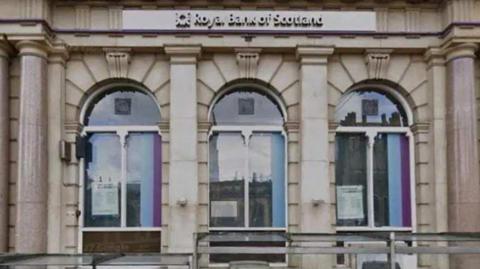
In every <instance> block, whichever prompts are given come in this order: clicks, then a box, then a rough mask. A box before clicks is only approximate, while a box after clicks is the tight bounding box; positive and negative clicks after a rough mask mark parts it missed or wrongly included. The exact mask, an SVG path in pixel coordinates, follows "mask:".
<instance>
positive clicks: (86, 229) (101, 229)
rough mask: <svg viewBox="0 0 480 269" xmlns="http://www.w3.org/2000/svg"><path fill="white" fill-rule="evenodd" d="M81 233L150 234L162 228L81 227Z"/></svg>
mask: <svg viewBox="0 0 480 269" xmlns="http://www.w3.org/2000/svg"><path fill="white" fill-rule="evenodd" d="M80 231H82V232H142V231H145V232H151V231H162V227H83V228H80Z"/></svg>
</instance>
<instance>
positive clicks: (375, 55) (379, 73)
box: [365, 50, 392, 79]
mask: <svg viewBox="0 0 480 269" xmlns="http://www.w3.org/2000/svg"><path fill="white" fill-rule="evenodd" d="M391 52H392V50H367V51H366V55H365V62H366V64H367V69H368V77H369V78H371V79H380V78H386V77H387V71H388V66H389V64H390V53H391Z"/></svg>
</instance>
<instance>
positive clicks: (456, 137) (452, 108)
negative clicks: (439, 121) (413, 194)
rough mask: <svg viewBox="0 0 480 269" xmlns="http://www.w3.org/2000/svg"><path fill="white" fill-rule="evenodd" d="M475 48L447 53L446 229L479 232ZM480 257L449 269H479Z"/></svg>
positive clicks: (459, 260)
mask: <svg viewBox="0 0 480 269" xmlns="http://www.w3.org/2000/svg"><path fill="white" fill-rule="evenodd" d="M476 49H477V46H476V45H474V44H462V45H458V46H455V47H453V48H451V49H449V50H448V51H447V55H446V58H447V92H446V105H447V111H446V130H447V165H448V171H447V177H448V228H449V231H451V232H478V231H480V210H479V208H480V182H479V174H478V173H479V170H478V164H479V163H478V161H479V160H478V147H477V143H478V142H477V138H478V137H477V108H476V107H477V106H476V95H475V85H474V84H475V74H474V57H475V51H476ZM478 264H480V257H478V255H477V256H466V255H456V256H453V257H452V259H451V260H450V265H451V268H454V269H455V268H461V269H474V268H478Z"/></svg>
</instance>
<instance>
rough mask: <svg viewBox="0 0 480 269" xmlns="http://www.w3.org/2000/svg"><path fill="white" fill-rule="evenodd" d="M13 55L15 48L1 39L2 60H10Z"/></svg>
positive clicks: (0, 53)
mask: <svg viewBox="0 0 480 269" xmlns="http://www.w3.org/2000/svg"><path fill="white" fill-rule="evenodd" d="M12 53H13V47H12V46H11V45H10V44H8V42H7V41H6V40H3V39H1V38H0V58H7V59H8V58H9V57H10V55H12Z"/></svg>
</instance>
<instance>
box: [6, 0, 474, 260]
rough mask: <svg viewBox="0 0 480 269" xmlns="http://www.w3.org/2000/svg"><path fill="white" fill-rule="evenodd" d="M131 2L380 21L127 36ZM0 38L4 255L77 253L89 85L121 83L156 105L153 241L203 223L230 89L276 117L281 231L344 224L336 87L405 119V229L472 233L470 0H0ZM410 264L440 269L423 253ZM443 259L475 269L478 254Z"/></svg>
mask: <svg viewBox="0 0 480 269" xmlns="http://www.w3.org/2000/svg"><path fill="white" fill-rule="evenodd" d="M129 9H130V10H131V9H136V10H172V12H173V10H175V9H178V10H185V9H192V10H197V9H198V10H214V11H215V10H266V11H285V10H286V11H297V12H298V13H299V14H301V13H302V12H306V11H317V10H321V11H340V12H350V11H371V12H374V14H375V17H376V22H375V24H376V30H375V31H372V32H364V31H348V30H347V31H322V30H321V29H320V30H318V31H315V32H303V33H302V32H301V31H300V32H295V31H291V32H288V33H281V32H270V33H269V32H248V31H243V32H242V31H239V32H221V31H220V32H216V31H214V30H212V31H204V32H189V31H181V30H179V31H160V30H159V31H126V30H124V29H123V26H122V25H123V24H122V19H123V15H122V14H123V13H122V12H123V10H129ZM0 33H2V34H1V35H0V124H1V126H0V152H1V154H0V252H15V253H29V252H31V253H38V252H40V253H42V252H48V253H78V252H82V251H84V248H83V246H84V244H85V242H84V240H85V233H88V229H85V228H86V227H85V225H84V223H83V220H82V218H83V216H84V215H83V214H84V189H83V188H84V186H85V184H84V182H85V180H84V177H85V173H86V172H85V170H84V165H85V163H84V162H85V161H84V160H83V159H84V157H82V156H81V154H79V152H76V151H77V150H78V149H79V146H78V144H79V143H80V142H79V141H80V140H81V139H80V140H79V137H80V138H81V137H82V136H85V135H86V133H87V132H88V131H86V129H85V128H87V126H85V121H84V118H85V114H88V113H89V112H88V109H89V108H88V107H89V106H92V104H94V103H95V102H96V101H92V100H96V99H95V96H98V95H99V94H100V95H101V93H102V91H106V90H108V89H110V88H112V87H117V86H118V87H122V85H123V86H128V87H133V88H135V89H137V88H138V89H141V90H142V91H145V92H147V95H148V96H151V97H152V98H153V100H154V101H155V102H156V103H157V105H158V107H159V111H160V114H161V120H159V122H158V124H157V125H156V126H155V127H156V128H158V130H159V133H160V134H161V179H162V181H161V196H160V197H161V201H160V202H159V203H161V225H160V226H159V227H157V228H158V229H153V228H152V229H147V230H148V231H150V232H155V231H157V232H160V233H161V237H160V245H159V250H160V251H161V252H165V253H182V252H192V251H193V247H194V246H193V234H194V233H196V232H208V231H210V230H211V228H212V227H211V225H209V218H211V216H210V215H209V214H211V213H209V205H210V202H211V201H209V182H211V181H210V180H209V155H211V153H210V154H209V139H210V137H211V135H212V133H213V132H214V131H212V130H214V126H213V125H214V124H212V119H211V114H212V110H213V109H214V108H213V107H214V105H215V104H216V103H217V101H218V100H219V99H221V98H222V96H223V95H224V94H225V93H229V92H230V91H231V90H232V89H235V88H236V87H240V88H241V87H253V88H254V89H258V91H260V92H262V91H264V92H265V93H264V94H266V95H271V96H273V97H272V98H271V99H274V101H275V102H278V104H277V106H278V107H280V110H281V112H282V116H283V120H284V122H283V124H282V125H281V126H280V128H282V132H283V134H284V137H285V139H286V141H285V145H286V155H285V171H286V175H285V177H284V178H285V186H286V187H285V193H286V197H285V198H284V200H285V203H286V207H285V211H286V212H287V213H286V214H285V216H286V223H285V225H284V227H283V228H284V229H283V230H286V231H289V232H298V233H334V232H341V231H350V229H349V228H348V227H341V225H338V221H337V213H338V212H337V198H338V193H337V192H338V188H336V186H338V184H337V182H336V173H337V172H338V170H336V166H335V164H336V137H337V134H338V132H339V129H338V128H341V127H342V126H340V125H341V124H340V123H339V121H338V120H337V119H336V117H335V114H336V109H337V105H338V104H339V102H340V101H341V99H342V97H344V96H346V95H347V94H349V93H351V92H354V91H356V90H362V89H367V88H368V89H370V88H372V87H373V88H375V89H378V91H380V92H382V91H384V92H386V93H388V96H389V97H392V96H393V97H392V98H393V99H396V100H397V101H398V103H399V104H400V105H399V106H402V107H403V109H404V111H405V113H406V116H405V117H406V118H407V120H408V123H407V124H406V125H405V126H404V127H407V128H406V129H405V130H406V131H405V134H406V136H407V137H408V139H410V140H409V141H410V143H411V147H410V149H411V152H410V160H411V162H410V163H411V167H410V168H409V169H410V170H409V171H411V180H412V187H411V190H412V191H411V193H410V196H409V197H410V198H411V201H412V203H411V208H410V209H411V213H410V214H411V215H412V216H411V223H410V224H411V225H407V226H408V227H407V228H406V230H408V231H414V232H432V233H440V232H448V231H452V232H474V231H480V181H479V168H478V163H479V157H478V138H479V136H478V131H477V126H478V124H477V121H478V119H479V118H478V112H477V102H478V97H477V96H478V93H479V91H480V81H479V80H480V61H479V60H478V59H477V48H478V45H479V43H480V1H478V0H449V1H441V0H425V1H334V0H332V1H283V0H282V1H281V0H266V1H260V0H259V1H246V0H245V1H240V0H224V1H213V0H212V1H207V0H205V1H202V0H198V1H197V0H195V1H170V0H169V1H147V0H143V1H142V0H122V1H89V0H85V1H73V0H19V1H15V0H3V1H1V2H0ZM377 105H378V104H377ZM380 109H381V108H380ZM402 132H403V131H402ZM210 160H211V159H210ZM210 162H211V161H210ZM210 165H211V164H210ZM210 171H211V170H210ZM372 199H373V198H372ZM372 203H373V202H372ZM371 206H372V208H373V207H374V205H373V204H372V205H371ZM365 207H366V205H365ZM210 210H211V209H210ZM372 217H373V216H372ZM397 228H398V227H397ZM113 230H115V229H113ZM280 230H281V229H280ZM351 230H352V231H377V230H390V229H389V227H388V226H385V227H373V226H372V227H370V226H366V227H360V228H359V227H357V229H351ZM400 230H401V229H400ZM136 231H141V229H137V230H136ZM322 259H323V262H322V264H326V266H325V267H323V266H322V267H318V264H319V263H318V262H319V261H318V259H317V260H316V259H314V260H309V259H304V260H302V261H296V260H289V263H290V266H296V267H299V268H335V266H336V265H335V260H334V259H333V258H332V257H326V258H325V257H323V258H322ZM416 264H417V265H418V268H449V267H448V262H445V260H444V259H435V258H432V257H431V256H428V257H422V256H420V257H419V259H418V260H417V261H416ZM451 264H452V266H451V267H450V268H477V265H476V263H475V260H474V259H472V260H471V263H470V264H469V259H463V260H462V261H458V262H456V263H455V262H451ZM457 266H458V267H457Z"/></svg>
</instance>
